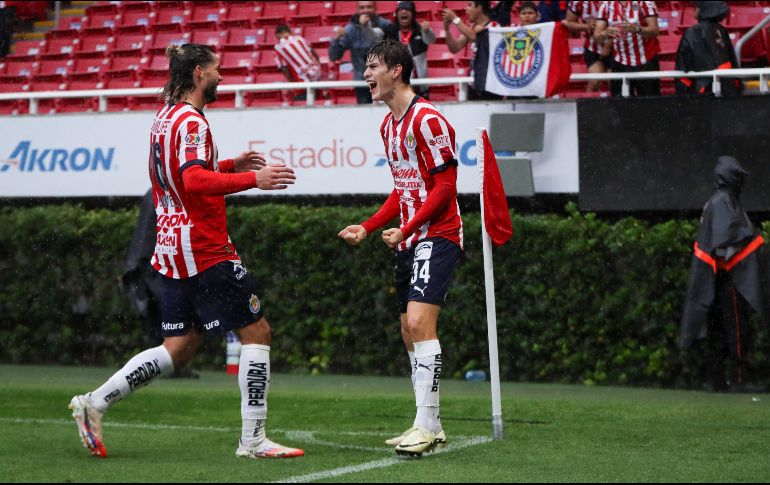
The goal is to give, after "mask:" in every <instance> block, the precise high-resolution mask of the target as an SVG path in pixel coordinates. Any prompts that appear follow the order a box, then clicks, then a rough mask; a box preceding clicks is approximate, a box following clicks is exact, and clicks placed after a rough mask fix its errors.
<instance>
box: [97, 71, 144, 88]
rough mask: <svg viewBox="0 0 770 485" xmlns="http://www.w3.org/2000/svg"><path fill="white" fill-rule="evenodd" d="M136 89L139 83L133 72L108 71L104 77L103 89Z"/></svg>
mask: <svg viewBox="0 0 770 485" xmlns="http://www.w3.org/2000/svg"><path fill="white" fill-rule="evenodd" d="M137 87H139V83H138V81H137V80H136V74H135V72H134V71H131V70H123V71H108V72H107V73H106V74H105V75H104V88H105V89H133V88H137Z"/></svg>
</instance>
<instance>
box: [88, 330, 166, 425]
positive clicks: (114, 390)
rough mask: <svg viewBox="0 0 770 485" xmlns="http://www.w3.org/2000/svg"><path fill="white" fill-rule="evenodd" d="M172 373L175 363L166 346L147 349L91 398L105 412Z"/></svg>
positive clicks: (91, 394)
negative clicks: (138, 390) (161, 377)
mask: <svg viewBox="0 0 770 485" xmlns="http://www.w3.org/2000/svg"><path fill="white" fill-rule="evenodd" d="M172 372H174V362H173V361H172V360H171V354H169V353H168V350H166V348H165V347H164V346H162V345H161V346H159V347H155V348H152V349H147V350H145V351H144V352H141V353H139V354H137V355H135V356H134V357H132V358H131V360H129V361H128V363H127V364H126V365H124V366H123V368H122V369H120V370H119V371H118V372H117V373H115V374H114V375H113V376H112V377H110V378H109V380H107V382H105V383H104V384H102V387H100V388H99V389H97V390H95V391H93V392H92V393H90V394H89V398H90V399H91V402H92V403H93V405H94V406H96V408H97V409H99V410H100V411H102V412H105V411H107V410H108V409H109V408H110V407H111V406H112V405H113V404H115V403H116V402H118V401H122V400H123V399H125V398H126V397H127V396H129V395H131V394H133V393H134V391H136V390H137V389H141V388H142V387H144V386H147V385H148V384H150V383H151V382H153V381H154V380H155V379H157V378H158V377H160V376H165V375H168V374H171V373H172Z"/></svg>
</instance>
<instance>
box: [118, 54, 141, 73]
mask: <svg viewBox="0 0 770 485" xmlns="http://www.w3.org/2000/svg"><path fill="white" fill-rule="evenodd" d="M148 61H149V59H148V58H147V57H146V56H112V65H111V66H110V70H111V71H141V70H143V69H145V68H146V67H148Z"/></svg>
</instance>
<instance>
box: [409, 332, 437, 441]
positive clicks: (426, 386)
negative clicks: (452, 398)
mask: <svg viewBox="0 0 770 485" xmlns="http://www.w3.org/2000/svg"><path fill="white" fill-rule="evenodd" d="M414 359H415V364H416V366H415V367H416V369H415V373H414V396H415V401H416V404H417V416H416V417H415V419H414V427H416V428H422V429H424V430H426V431H430V432H431V433H438V432H439V431H441V418H440V416H439V379H440V377H441V367H442V366H441V345H439V342H438V340H426V341H425V342H415V343H414Z"/></svg>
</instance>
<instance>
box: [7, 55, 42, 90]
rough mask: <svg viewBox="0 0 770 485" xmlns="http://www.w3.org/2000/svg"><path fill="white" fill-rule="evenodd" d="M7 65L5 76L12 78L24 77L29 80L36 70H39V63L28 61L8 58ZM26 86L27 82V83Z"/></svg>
mask: <svg viewBox="0 0 770 485" xmlns="http://www.w3.org/2000/svg"><path fill="white" fill-rule="evenodd" d="M4 64H5V72H4V75H5V76H12V77H24V78H29V77H30V76H32V75H33V74H35V72H36V71H35V70H36V69H37V64H38V63H37V62H33V61H26V60H15V59H9V58H6V61H5V62H4ZM25 84H26V82H25Z"/></svg>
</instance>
